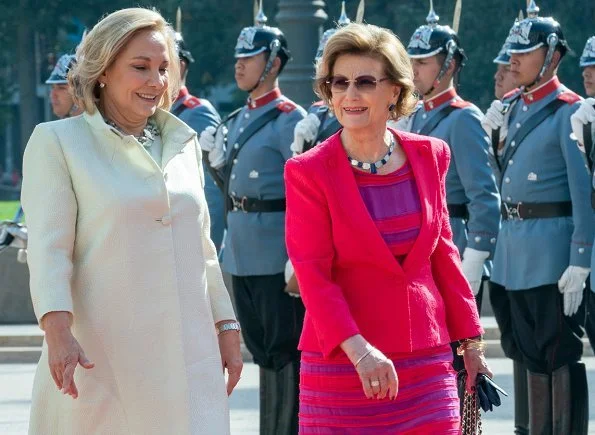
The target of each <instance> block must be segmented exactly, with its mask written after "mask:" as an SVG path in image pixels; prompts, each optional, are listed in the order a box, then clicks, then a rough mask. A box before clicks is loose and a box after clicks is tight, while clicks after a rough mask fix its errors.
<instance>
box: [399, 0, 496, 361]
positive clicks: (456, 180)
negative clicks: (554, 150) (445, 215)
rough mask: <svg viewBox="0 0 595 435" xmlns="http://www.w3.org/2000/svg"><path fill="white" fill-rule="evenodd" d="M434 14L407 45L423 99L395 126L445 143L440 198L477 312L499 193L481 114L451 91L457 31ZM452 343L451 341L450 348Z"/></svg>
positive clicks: (459, 56) (459, 62) (457, 59)
mask: <svg viewBox="0 0 595 435" xmlns="http://www.w3.org/2000/svg"><path fill="white" fill-rule="evenodd" d="M438 19H439V17H438V15H436V13H435V12H434V10H433V9H431V10H430V13H429V15H428V17H427V18H426V21H427V25H424V26H421V27H419V28H418V29H417V30H416V31H415V33H414V34H413V36H412V37H411V40H410V42H409V45H408V47H407V52H408V53H409V56H410V58H411V59H412V64H413V72H414V77H413V82H414V84H415V85H416V87H417V90H418V92H419V94H420V95H421V96H422V98H423V100H422V101H421V102H420V103H419V104H418V106H417V108H416V110H415V112H414V113H413V114H412V115H411V116H410V117H409V118H408V119H405V120H403V121H401V123H398V124H397V128H399V129H404V130H407V131H412V132H414V133H418V134H424V135H428V136H433V137H437V138H440V139H442V140H444V141H445V142H446V143H447V144H449V146H450V149H451V153H452V159H451V162H450V167H449V169H448V173H447V176H446V199H447V202H448V211H449V213H450V224H451V227H452V230H453V241H454V242H455V244H456V245H457V247H458V249H459V253H460V255H461V257H462V262H463V272H464V274H465V276H466V277H467V279H468V280H469V283H470V284H471V287H472V289H473V292H474V294H475V295H476V299H477V301H478V308H479V311H481V293H480V289H481V283H482V277H483V276H488V274H489V269H488V268H487V267H486V266H485V263H486V260H488V259H489V258H490V256H491V255H492V253H493V251H494V248H495V246H496V237H497V235H498V227H499V225H500V211H499V210H500V197H499V195H498V191H497V188H496V181H495V179H494V175H493V173H492V170H491V168H490V166H489V164H488V147H489V142H488V138H487V137H486V135H485V132H484V131H483V129H482V128H481V124H480V121H481V117H482V113H481V111H480V110H479V109H478V108H477V107H476V106H474V105H473V104H471V103H469V102H467V101H464V100H463V99H462V98H460V97H459V96H458V95H457V92H456V90H455V84H454V82H455V77H456V76H457V75H458V72H459V70H460V69H461V68H462V66H463V62H464V60H465V54H464V52H463V49H462V48H461V45H460V43H459V38H458V36H457V34H456V33H455V32H454V31H453V29H451V28H450V27H449V26H442V25H438ZM456 346H457V344H456V343H455V344H453V350H455V349H456ZM454 358H455V361H454V365H455V369H456V370H460V369H463V368H464V366H463V361H462V358H461V357H459V356H457V355H456V352H455V355H454Z"/></svg>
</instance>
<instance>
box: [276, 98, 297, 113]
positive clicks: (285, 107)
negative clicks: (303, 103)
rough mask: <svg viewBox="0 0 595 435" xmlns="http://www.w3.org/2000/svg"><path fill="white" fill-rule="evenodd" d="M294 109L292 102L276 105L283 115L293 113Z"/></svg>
mask: <svg viewBox="0 0 595 435" xmlns="http://www.w3.org/2000/svg"><path fill="white" fill-rule="evenodd" d="M296 107H297V106H296V105H295V104H294V103H293V102H292V101H279V104H277V109H279V110H280V111H281V112H285V113H290V112H293V111H294V110H295V108H296Z"/></svg>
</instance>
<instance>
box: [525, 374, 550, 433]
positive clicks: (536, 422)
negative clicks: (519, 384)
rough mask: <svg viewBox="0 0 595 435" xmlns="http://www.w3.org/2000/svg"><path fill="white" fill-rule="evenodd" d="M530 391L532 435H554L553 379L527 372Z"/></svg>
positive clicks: (530, 425) (530, 426)
mask: <svg viewBox="0 0 595 435" xmlns="http://www.w3.org/2000/svg"><path fill="white" fill-rule="evenodd" d="M527 381H528V383H527V385H528V389H529V431H530V433H531V435H552V378H551V376H550V375H547V374H542V373H533V372H527Z"/></svg>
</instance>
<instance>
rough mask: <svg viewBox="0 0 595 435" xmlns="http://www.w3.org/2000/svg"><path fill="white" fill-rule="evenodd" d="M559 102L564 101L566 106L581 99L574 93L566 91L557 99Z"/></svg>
mask: <svg viewBox="0 0 595 435" xmlns="http://www.w3.org/2000/svg"><path fill="white" fill-rule="evenodd" d="M556 98H557V99H558V100H562V101H564V102H565V103H566V104H574V103H576V102H577V101H580V100H581V97H580V96H579V95H577V94H575V93H574V92H572V91H564V92H561V93H559V94H558V96H557V97H556Z"/></svg>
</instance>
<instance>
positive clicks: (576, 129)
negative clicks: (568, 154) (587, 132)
mask: <svg viewBox="0 0 595 435" xmlns="http://www.w3.org/2000/svg"><path fill="white" fill-rule="evenodd" d="M594 105H595V98H587V99H586V100H583V101H582V102H581V106H580V107H579V108H578V110H577V111H576V112H574V113H573V114H572V116H571V117H570V125H572V135H574V137H573V136H572V135H571V138H572V139H576V140H577V141H578V143H579V148H580V149H581V151H582V152H585V147H584V143H585V141H584V137H583V126H584V125H585V124H587V123H589V122H591V123H594V124H595V107H594Z"/></svg>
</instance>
